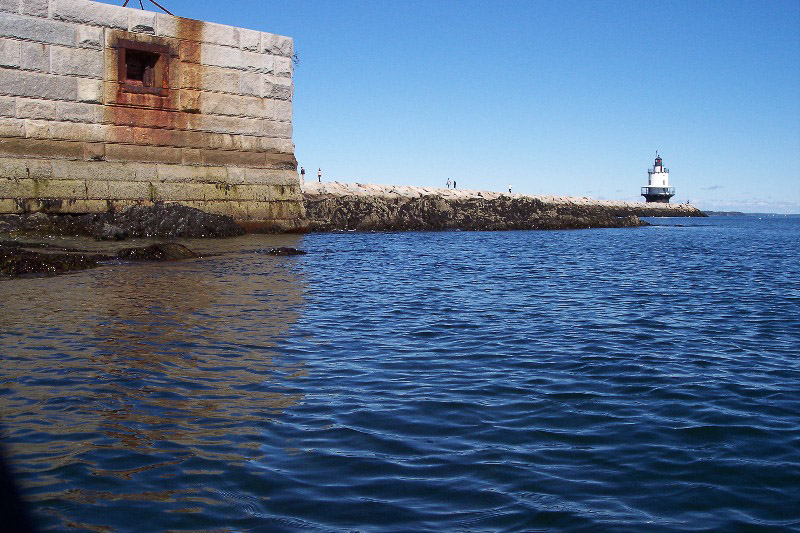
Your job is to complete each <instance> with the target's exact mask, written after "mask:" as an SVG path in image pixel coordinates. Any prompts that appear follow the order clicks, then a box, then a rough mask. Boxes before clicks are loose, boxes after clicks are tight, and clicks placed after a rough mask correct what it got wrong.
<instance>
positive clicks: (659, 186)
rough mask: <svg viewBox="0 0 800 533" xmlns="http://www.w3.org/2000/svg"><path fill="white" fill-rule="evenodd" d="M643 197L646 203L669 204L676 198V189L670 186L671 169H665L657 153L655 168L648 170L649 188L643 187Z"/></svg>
mask: <svg viewBox="0 0 800 533" xmlns="http://www.w3.org/2000/svg"><path fill="white" fill-rule="evenodd" d="M642 196H644V199H645V201H646V202H657V203H660V204H668V203H669V199H670V198H672V197H673V196H675V187H670V186H669V169H668V168H664V162H663V160H662V159H661V156H660V155H658V152H656V162H655V163H653V168H652V169H648V170H647V187H642Z"/></svg>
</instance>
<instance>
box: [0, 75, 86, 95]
mask: <svg viewBox="0 0 800 533" xmlns="http://www.w3.org/2000/svg"><path fill="white" fill-rule="evenodd" d="M77 85H78V84H77V82H76V81H75V78H69V77H66V76H52V75H49V74H43V73H39V72H29V71H24V70H5V71H3V75H2V76H0V93H3V94H8V95H14V96H28V97H32V98H44V99H49V100H59V99H66V100H74V99H75V97H76V96H77Z"/></svg>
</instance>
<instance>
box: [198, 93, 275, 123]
mask: <svg viewBox="0 0 800 533" xmlns="http://www.w3.org/2000/svg"><path fill="white" fill-rule="evenodd" d="M267 104H269V105H270V106H271V104H272V102H269V101H264V100H262V99H261V98H255V97H252V96H234V95H230V94H224V93H210V92H206V93H202V97H201V99H200V112H201V113H207V114H211V115H228V116H232V117H236V116H245V117H252V118H263V117H264V116H265V113H266V107H267Z"/></svg>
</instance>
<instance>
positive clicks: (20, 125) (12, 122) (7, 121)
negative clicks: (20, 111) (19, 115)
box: [0, 118, 25, 137]
mask: <svg viewBox="0 0 800 533" xmlns="http://www.w3.org/2000/svg"><path fill="white" fill-rule="evenodd" d="M24 136H25V122H23V121H22V120H19V119H14V118H2V119H0V137H24Z"/></svg>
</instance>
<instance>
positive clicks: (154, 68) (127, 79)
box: [117, 39, 169, 96]
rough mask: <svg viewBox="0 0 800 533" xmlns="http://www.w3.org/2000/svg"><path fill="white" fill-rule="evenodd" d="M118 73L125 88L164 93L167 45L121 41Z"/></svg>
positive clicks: (150, 92) (129, 90)
mask: <svg viewBox="0 0 800 533" xmlns="http://www.w3.org/2000/svg"><path fill="white" fill-rule="evenodd" d="M117 76H118V81H119V83H120V86H121V88H122V90H124V91H127V92H132V93H146V94H156V95H159V96H166V95H167V91H168V80H169V47H168V46H164V45H159V44H151V43H140V42H137V41H129V40H124V39H123V40H120V41H119V69H118V70H117Z"/></svg>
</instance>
